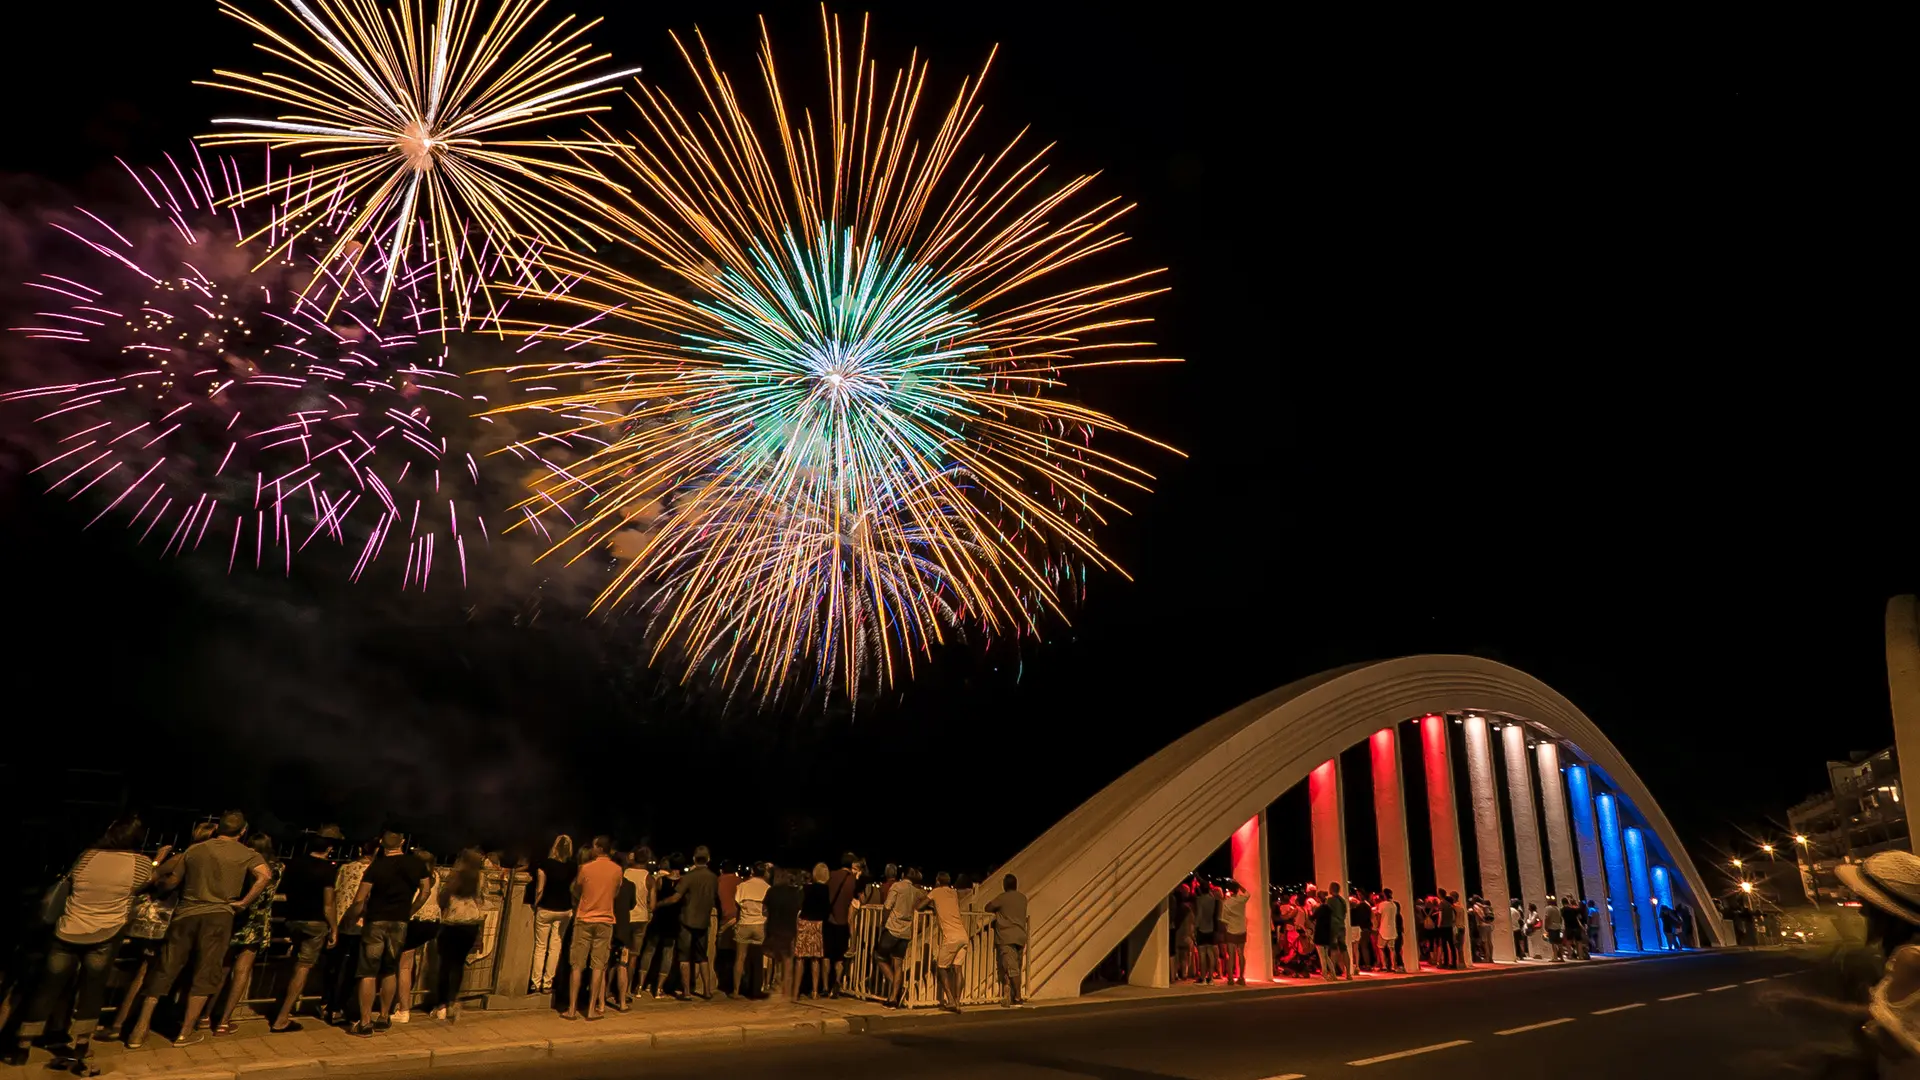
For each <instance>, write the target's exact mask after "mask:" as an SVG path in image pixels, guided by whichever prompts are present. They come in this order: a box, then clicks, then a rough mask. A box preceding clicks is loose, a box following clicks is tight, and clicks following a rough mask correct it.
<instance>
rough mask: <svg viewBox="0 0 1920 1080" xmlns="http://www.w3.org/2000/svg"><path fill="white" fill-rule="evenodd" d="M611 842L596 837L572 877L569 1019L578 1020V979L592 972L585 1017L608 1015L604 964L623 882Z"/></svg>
mask: <svg viewBox="0 0 1920 1080" xmlns="http://www.w3.org/2000/svg"><path fill="white" fill-rule="evenodd" d="M612 849H613V841H612V840H611V839H609V838H607V837H604V836H596V837H594V839H593V843H592V845H591V846H589V847H588V848H587V849H586V850H585V852H584V853H583V854H584V855H585V856H586V858H585V859H584V860H583V861H582V862H581V863H580V872H579V873H577V874H575V875H574V878H573V947H572V951H571V952H569V953H568V954H567V960H568V962H569V966H570V967H571V968H572V970H571V971H569V972H568V973H567V1011H566V1012H564V1013H562V1014H560V1015H561V1016H562V1017H563V1018H565V1019H568V1020H578V1019H580V1012H579V1001H580V978H581V976H582V975H586V974H589V973H591V974H592V976H593V979H592V981H591V982H590V983H589V984H588V987H587V1017H588V1018H589V1019H592V1020H598V1019H600V1018H601V1017H603V1016H605V1015H607V961H608V960H610V959H611V958H612V956H613V928H614V924H615V922H616V921H617V920H616V919H615V917H614V910H613V909H614V904H615V902H616V901H617V900H618V899H619V896H620V885H621V883H623V882H624V881H626V875H625V874H624V873H622V872H621V869H620V864H619V863H617V862H614V861H613V859H612V858H610V857H609V854H608V853H609V852H610V851H611V850H612Z"/></svg>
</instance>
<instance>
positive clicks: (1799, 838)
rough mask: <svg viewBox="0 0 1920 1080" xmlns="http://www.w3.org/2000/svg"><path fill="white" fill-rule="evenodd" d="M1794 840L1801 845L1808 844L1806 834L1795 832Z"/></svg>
mask: <svg viewBox="0 0 1920 1080" xmlns="http://www.w3.org/2000/svg"><path fill="white" fill-rule="evenodd" d="M1793 842H1794V843H1796V844H1799V845H1800V846H1801V847H1806V846H1807V838H1806V837H1805V836H1802V835H1800V834H1799V833H1794V834H1793Z"/></svg>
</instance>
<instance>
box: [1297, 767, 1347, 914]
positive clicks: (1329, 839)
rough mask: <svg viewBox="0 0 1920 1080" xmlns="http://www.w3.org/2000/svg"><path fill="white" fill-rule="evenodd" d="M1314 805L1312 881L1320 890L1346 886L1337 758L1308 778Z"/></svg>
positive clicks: (1309, 796) (1344, 829) (1344, 815)
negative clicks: (1333, 882) (1335, 883)
mask: <svg viewBox="0 0 1920 1080" xmlns="http://www.w3.org/2000/svg"><path fill="white" fill-rule="evenodd" d="M1307 801H1308V802H1310V803H1311V804H1312V806H1313V880H1314V882H1315V883H1316V884H1318V885H1319V886H1320V887H1321V888H1323V889H1324V888H1326V887H1327V883H1328V882H1331V881H1337V882H1339V883H1340V888H1341V890H1342V892H1343V893H1344V891H1345V890H1346V887H1347V811H1346V807H1345V806H1343V805H1342V804H1341V801H1340V759H1339V758H1337V757H1333V758H1328V759H1327V760H1326V761H1323V762H1321V763H1320V767H1319V768H1317V769H1315V770H1313V772H1312V773H1311V774H1309V775H1308V776H1307Z"/></svg>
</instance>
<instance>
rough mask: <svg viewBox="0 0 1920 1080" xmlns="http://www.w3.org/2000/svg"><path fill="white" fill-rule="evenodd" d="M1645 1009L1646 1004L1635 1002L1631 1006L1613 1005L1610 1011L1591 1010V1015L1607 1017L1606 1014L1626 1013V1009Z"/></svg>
mask: <svg viewBox="0 0 1920 1080" xmlns="http://www.w3.org/2000/svg"><path fill="white" fill-rule="evenodd" d="M1646 1007H1647V1003H1646V1002H1644V1001H1636V1002H1634V1003H1633V1004H1631V1005H1615V1006H1614V1007H1613V1008H1611V1009H1595V1010H1593V1013H1592V1015H1594V1016H1605V1015H1607V1014H1608V1013H1617V1012H1626V1011H1627V1010H1628V1009H1644V1008H1646Z"/></svg>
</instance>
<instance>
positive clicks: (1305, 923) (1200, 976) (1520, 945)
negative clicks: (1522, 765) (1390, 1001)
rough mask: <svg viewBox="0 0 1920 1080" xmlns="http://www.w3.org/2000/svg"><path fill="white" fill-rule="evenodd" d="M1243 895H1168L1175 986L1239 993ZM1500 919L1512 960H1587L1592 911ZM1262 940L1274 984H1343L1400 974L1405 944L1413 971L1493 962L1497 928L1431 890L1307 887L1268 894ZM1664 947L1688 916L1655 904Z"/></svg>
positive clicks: (1180, 891)
mask: <svg viewBox="0 0 1920 1080" xmlns="http://www.w3.org/2000/svg"><path fill="white" fill-rule="evenodd" d="M1248 899H1249V898H1248V895H1247V892H1246V890H1245V889H1244V888H1242V887H1241V885H1240V884H1239V883H1238V882H1236V881H1234V880H1232V879H1230V878H1227V879H1213V878H1208V877H1204V876H1200V875H1195V876H1193V877H1190V878H1188V879H1187V880H1186V881H1184V882H1182V883H1181V884H1180V885H1179V887H1178V888H1176V889H1175V890H1174V893H1173V896H1172V899H1171V909H1172V910H1171V914H1172V922H1173V928H1174V930H1173V942H1172V948H1173V973H1174V978H1175V979H1176V980H1182V981H1193V982H1197V983H1202V984H1205V983H1212V982H1215V981H1220V982H1222V983H1225V984H1226V985H1235V984H1238V985H1241V986H1245V985H1246V941H1247V933H1248V930H1247V918H1246V910H1247V903H1248ZM1545 903H1546V910H1545V912H1544V913H1543V912H1542V911H1541V909H1540V905H1539V904H1528V905H1526V910H1524V911H1523V910H1522V909H1521V906H1520V904H1521V902H1520V901H1518V900H1515V901H1514V903H1513V907H1512V909H1511V911H1510V913H1509V915H1508V919H1507V924H1508V925H1509V926H1510V927H1511V929H1512V933H1513V941H1514V954H1515V956H1516V957H1518V958H1523V959H1525V958H1538V959H1543V960H1548V959H1550V960H1553V961H1574V960H1588V959H1591V958H1592V957H1591V952H1590V947H1589V943H1590V941H1591V940H1592V930H1591V928H1592V927H1593V926H1594V925H1595V924H1596V923H1597V921H1598V919H1599V912H1598V910H1597V908H1596V907H1595V905H1594V904H1593V903H1592V902H1591V901H1588V900H1583V899H1580V898H1577V897H1573V896H1565V897H1553V896H1549V897H1546V899H1545ZM1272 916H1273V917H1272V922H1271V924H1270V925H1271V934H1272V945H1273V964H1274V971H1273V973H1274V974H1275V975H1283V976H1289V977H1293V978H1311V977H1315V976H1319V977H1322V978H1327V979H1351V978H1353V973H1354V972H1356V971H1375V972H1405V971H1408V970H1409V968H1408V966H1407V965H1408V959H1409V958H1408V949H1407V947H1406V938H1407V935H1408V933H1409V931H1411V933H1412V934H1413V937H1414V942H1415V944H1414V947H1413V955H1412V963H1413V965H1414V968H1413V969H1414V970H1417V969H1418V968H1419V967H1420V966H1422V965H1425V966H1427V967H1431V968H1436V969H1442V970H1446V969H1457V968H1463V967H1466V966H1468V965H1470V964H1476V963H1477V964H1485V963H1491V962H1492V961H1493V934H1494V932H1495V927H1496V920H1495V919H1494V912H1493V906H1492V905H1491V904H1490V903H1489V902H1488V901H1487V900H1486V898H1485V897H1482V896H1478V895H1473V896H1468V897H1466V898H1464V899H1462V897H1461V895H1460V894H1459V893H1458V892H1439V891H1436V892H1434V893H1432V894H1429V895H1427V896H1425V897H1421V898H1416V899H1414V900H1412V901H1410V902H1408V903H1405V904H1403V903H1402V902H1401V901H1400V900H1398V899H1396V898H1395V897H1394V895H1393V890H1392V889H1380V890H1378V891H1366V890H1363V889H1361V888H1360V887H1359V886H1358V885H1356V884H1353V883H1351V882H1349V883H1346V884H1345V885H1342V883H1340V882H1337V881H1336V882H1329V883H1328V884H1327V886H1326V888H1325V889H1324V890H1322V889H1321V888H1319V887H1318V886H1316V885H1311V884H1310V885H1307V886H1306V887H1305V888H1304V889H1299V890H1282V891H1280V892H1278V893H1276V894H1275V896H1274V899H1273V912H1272ZM1660 921H1661V924H1662V926H1663V928H1664V932H1665V934H1666V939H1667V940H1666V947H1668V948H1672V949H1678V948H1682V947H1683V942H1686V941H1690V940H1692V935H1693V928H1692V913H1691V912H1689V911H1687V910H1686V909H1685V908H1684V907H1681V908H1679V909H1675V908H1670V907H1666V906H1665V905H1662V907H1661V910H1660Z"/></svg>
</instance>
